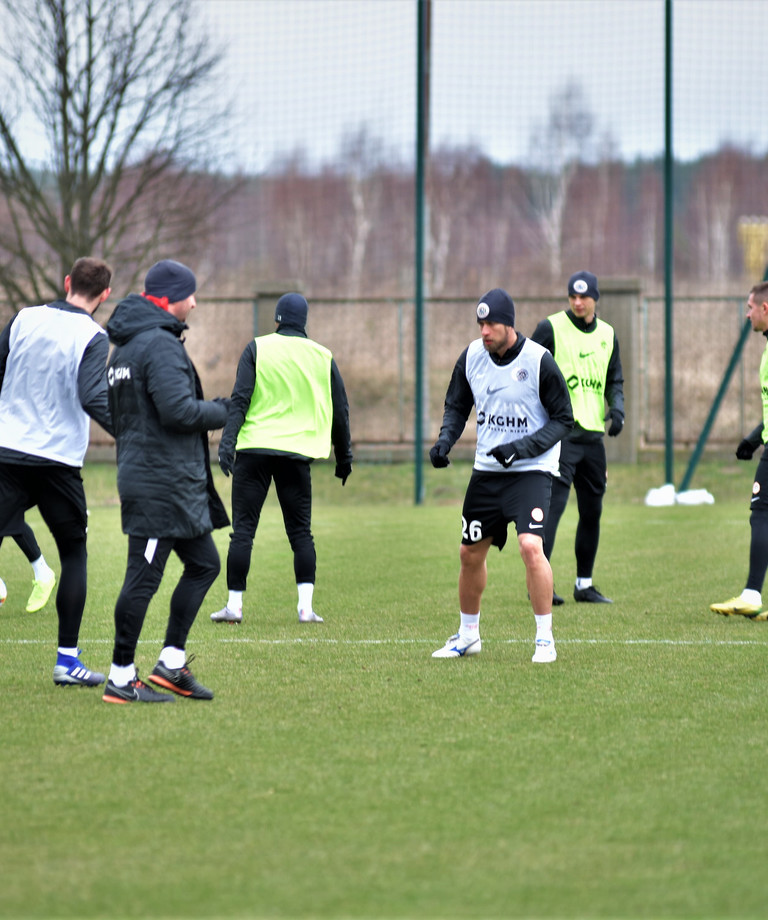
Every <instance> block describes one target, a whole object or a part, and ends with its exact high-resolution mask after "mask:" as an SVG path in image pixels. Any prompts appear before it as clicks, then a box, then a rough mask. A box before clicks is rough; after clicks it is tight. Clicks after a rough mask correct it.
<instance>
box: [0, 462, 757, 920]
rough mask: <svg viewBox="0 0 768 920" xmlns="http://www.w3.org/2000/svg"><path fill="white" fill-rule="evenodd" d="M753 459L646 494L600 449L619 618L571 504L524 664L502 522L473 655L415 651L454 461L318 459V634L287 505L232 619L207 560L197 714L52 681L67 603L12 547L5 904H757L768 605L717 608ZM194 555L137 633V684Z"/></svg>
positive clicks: (148, 912)
mask: <svg viewBox="0 0 768 920" xmlns="http://www.w3.org/2000/svg"><path fill="white" fill-rule="evenodd" d="M753 467H754V465H753V464H739V465H736V464H735V463H734V464H730V463H727V462H714V461H713V462H709V463H706V464H703V465H702V468H701V470H700V471H699V472H697V476H696V478H695V481H694V483H693V486H694V487H696V488H708V489H709V490H710V491H712V493H713V495H715V498H716V502H715V504H714V505H711V506H698V507H682V506H678V507H672V508H655V509H654V508H646V507H645V506H644V505H643V503H642V500H643V496H644V494H645V492H646V491H647V489H648V488H650V487H653V486H658V485H661V484H662V479H661V473H660V470H659V468H658V467H656V466H653V465H646V466H638V467H626V468H622V467H619V466H616V467H611V468H610V470H609V477H610V482H611V488H610V492H609V495H608V497H607V499H606V507H605V513H604V518H603V533H602V542H601V550H600V554H599V556H598V564H597V569H596V572H595V580H596V582H597V584H599V585H600V586H601V588H602V589H603V590H605V591H606V593H608V594H609V595H610V596H612V597H614V598H615V600H616V602H615V603H614V604H613V605H612V606H611V607H599V608H593V607H591V606H588V605H576V604H575V603H573V602H572V601H570V585H571V582H572V577H573V574H574V573H573V534H574V528H575V509H574V502H573V500H572V501H571V504H570V505H569V507H568V510H567V511H566V514H565V516H564V518H563V523H562V525H561V532H560V534H559V537H558V547H557V550H556V553H555V558H554V568H555V576H556V582H557V585H558V588H559V589H560V590H561V593H563V594H564V595H566V597H568V598H569V600H568V602H567V603H566V605H565V606H564V607H562V608H559V609H557V610H556V611H555V634H556V638H557V642H558V661H557V662H556V664H554V665H551V666H534V665H532V664H531V661H530V657H531V654H532V652H533V623H532V615H531V612H530V608H529V606H528V602H527V599H526V590H525V579H524V572H523V567H522V563H521V562H520V560H519V557H518V555H517V552H516V550H515V547H514V541H511V542H510V543H509V544H508V547H507V548H506V549H505V551H504V552H503V553H502V554H499V553H496V552H495V551H494V553H493V554H492V556H491V557H489V575H490V577H489V586H488V590H487V592H486V596H485V599H484V604H483V617H482V635H483V653H482V655H480V656H479V657H477V658H474V659H470V660H467V661H436V660H433V659H432V658H431V657H430V654H431V652H432V651H433V650H434V649H435V648H437V646H438V645H440V644H442V643H443V642H444V640H445V639H446V637H447V636H448V635H450V634H451V633H452V632H453V631H455V628H456V626H457V623H458V610H457V602H456V579H457V574H458V539H459V513H460V506H459V505H458V503H459V502H460V501H461V497H462V495H463V491H464V487H465V485H466V480H467V477H468V475H469V467H468V466H467V465H462V464H457V465H454V466H452V467H450V468H449V469H448V470H446V471H433V470H432V469H431V468H429V469H428V470H426V471H425V478H426V486H427V500H426V502H425V503H424V504H423V505H421V506H419V507H414V506H413V503H412V492H413V470H412V467H411V466H409V465H400V466H373V465H371V466H357V467H356V468H355V471H354V473H353V476H352V478H351V479H350V480H349V482H348V483H347V485H346V487H345V488H344V489H342V488H341V486H340V483H339V481H338V480H335V479H334V478H333V475H332V467H331V466H329V465H327V464H326V465H322V466H318V467H317V469H316V471H315V476H314V484H315V515H314V527H313V529H314V533H315V539H316V543H317V547H318V584H317V590H316V593H315V599H316V609H317V610H318V612H319V613H321V615H323V616H325V618H326V622H325V623H324V624H322V625H317V626H315V625H300V624H299V623H298V621H297V618H296V613H295V606H296V598H295V587H294V585H293V572H292V564H291V558H290V553H289V550H288V544H287V540H286V538H285V534H284V532H283V530H282V521H281V518H280V514H279V509H278V507H277V505H276V503H275V501H274V499H273V498H272V497H270V500H269V501H268V504H267V507H266V509H265V513H264V516H263V520H262V525H261V527H260V530H259V533H258V534H257V538H256V544H255V548H254V558H253V566H252V569H251V577H250V583H249V590H248V593H247V595H246V605H245V620H244V623H243V625H242V626H241V627H231V626H223V625H222V626H214V625H213V624H211V623H210V622H209V620H208V614H209V613H210V611H211V610H214V609H216V608H217V607H219V606H221V604H222V603H223V601H224V599H225V597H226V594H225V592H226V586H225V578H224V574H223V572H222V575H221V576H220V578H219V581H218V582H217V584H216V585H215V587H214V588H213V589H212V591H211V593H210V594H209V598H208V601H207V602H206V604H205V605H204V606H203V608H202V610H201V614H200V617H199V619H198V621H197V623H196V624H195V626H194V628H193V630H192V634H191V637H190V643H189V651H190V652H193V653H195V654H196V655H197V656H198V659H197V661H196V662H195V664H194V665H193V670H194V671H195V673H196V675H197V676H198V677H199V678H200V679H201V680H202V681H203V682H204V683H206V684H208V685H209V686H211V687H213V688H214V690H215V692H216V699H215V700H214V701H213V702H212V703H195V702H192V701H186V700H177V701H176V702H175V703H174V704H173V705H170V706H156V707H153V706H124V707H118V706H108V705H106V704H103V703H101V701H100V695H101V694H100V693H99V692H98V691H91V690H85V689H82V690H81V689H74V690H69V689H60V688H55V687H54V685H53V682H52V680H51V670H52V667H53V663H54V648H55V636H56V622H55V621H56V617H55V611H54V608H53V603H52V602H50V603H49V604H48V606H47V607H46V608H45V609H44V611H42V612H41V613H39V614H36V615H29V614H26V613H24V610H23V608H24V604H25V601H26V597H27V594H28V591H29V587H30V572H29V567H28V564H27V562H26V560H25V559H24V558H23V556H22V555H21V553H20V552H19V551H18V549H17V548H16V547H15V545H14V544H13V542H12V541H10V540H6V541H5V543H4V544H3V551H2V553H0V574H2V577H3V578H4V580H5V581H6V583H7V585H8V589H9V598H8V601H7V603H6V604H5V606H4V607H3V608H2V612H0V652H1V654H2V668H0V716H1V718H2V746H1V747H0V776H2V796H3V798H2V802H3V806H2V818H3V820H2V823H1V824H0V878H2V885H0V917H3V918H11V917H19V918H22V917H23V918H33V917H79V918H103V917H109V918H121V917H125V918H139V917H141V918H143V917H151V918H155V920H161V918H177V917H178V918H180V917H195V918H197V917H199V918H212V917H224V918H245V917H253V918H310V917H313V918H351V917H359V918H463V917H467V918H471V917H477V918H502V917H511V918H518V917H531V918H538V917H541V918H565V917H567V918H577V917H578V918H582V917H583V918H586V917H596V918H599V917H621V918H660V917H668V918H690V917H696V918H701V917H713V918H714V917H739V918H746V917H761V916H764V915H765V909H766V907H765V905H766V903H768V882H767V881H766V873H765V865H766V859H767V858H768V838H767V837H766V833H765V827H766V824H767V823H768V795H766V793H765V789H764V785H765V784H764V777H765V747H766V737H768V713H767V712H766V706H765V675H766V652H767V651H768V623H766V624H761V623H754V622H752V621H749V620H744V619H742V618H732V619H728V618H722V617H717V616H715V615H713V614H711V613H710V612H709V610H708V604H709V603H710V602H711V601H713V600H720V599H723V598H725V597H728V596H730V595H731V594H733V593H735V592H737V591H738V590H740V588H741V587H742V586H743V581H744V578H745V575H746V565H747V551H748V543H749V526H748V499H749V491H750V484H751V475H752V472H753ZM677 478H678V481H679V478H680V477H679V475H678V477H677ZM85 479H86V488H87V490H88V494H89V501H90V504H91V517H90V536H89V546H90V557H89V565H90V569H89V599H88V605H87V610H86V615H85V619H84V623H83V629H82V634H81V644H82V646H83V647H84V649H85V653H84V656H83V657H84V659H85V661H86V662H87V663H88V664H89V665H90V666H91V667H94V668H98V669H101V670H105V669H107V668H108V664H109V659H110V652H111V641H112V628H113V627H112V611H113V607H114V602H115V598H116V597H117V593H118V591H119V589H120V585H121V582H122V576H123V573H124V563H125V551H126V544H125V537H124V536H123V535H122V534H121V532H120V524H119V510H118V508H117V505H116V503H115V500H114V498H115V488H114V471H113V470H112V469H111V468H110V467H98V466H93V467H87V468H86V470H85ZM219 484H220V485H221V487H222V491H223V492H225V493H226V491H227V488H228V485H229V480H226V481H225V480H224V479H223V478H221V479H220V480H219ZM29 520H30V523H32V525H33V527H34V528H35V531H36V533H37V535H38V538H39V540H40V542H41V544H42V546H43V549H44V551H45V553H46V556H47V558H48V559H49V561H50V562H51V563H52V564H53V565H54V567H55V568H57V569H58V562H57V560H56V554H55V550H54V549H53V546H52V542H51V539H50V535H49V534H48V532H47V531H46V529H45V527H44V526H43V525H42V523H41V522H40V518H39V516H38V515H37V512H36V511H33V512H32V513H31V514H30V516H29ZM216 541H217V544H218V546H219V549H220V552H221V556H222V562H223V561H224V559H225V557H226V549H227V543H228V532H227V531H217V532H216ZM178 572H179V567H178V563H177V562H176V561H175V560H172V561H171V562H170V563H169V566H168V571H167V574H166V578H165V579H164V582H163V585H162V586H161V589H160V592H159V593H158V595H157V597H156V599H155V601H154V602H153V604H152V606H151V608H150V611H149V614H148V617H147V621H146V623H145V627H144V632H143V635H142V642H141V644H140V645H139V651H138V659H137V662H138V665H139V667H140V669H141V670H142V672H143V673H145V674H146V673H147V672H148V671H149V670H150V669H151V667H152V666H153V664H154V662H155V660H156V656H157V653H158V651H159V648H160V644H161V640H162V635H163V630H164V625H165V619H166V611H167V605H168V599H169V597H170V592H171V590H172V588H173V585H174V583H175V580H176V578H177V576H178ZM585 607H586V608H587V609H584V608H585Z"/></svg>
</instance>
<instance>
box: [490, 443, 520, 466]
mask: <svg viewBox="0 0 768 920" xmlns="http://www.w3.org/2000/svg"><path fill="white" fill-rule="evenodd" d="M486 456H487V457H493V458H494V459H496V460H498V461H499V463H500V464H501V465H502V466H503V467H504V468H505V469H507V468H509V467H510V466H512V464H513V463H514V461H515V460H516V459H517V450H516V447H515V442H514V441H510V442H509V443H508V444H499V446H498V447H494V448H493V450H489V451H488V453H487V454H486Z"/></svg>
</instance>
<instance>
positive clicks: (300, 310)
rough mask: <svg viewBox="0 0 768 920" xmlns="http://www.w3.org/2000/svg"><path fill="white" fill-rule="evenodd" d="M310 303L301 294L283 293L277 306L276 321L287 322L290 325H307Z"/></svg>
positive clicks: (302, 326)
mask: <svg viewBox="0 0 768 920" xmlns="http://www.w3.org/2000/svg"><path fill="white" fill-rule="evenodd" d="M308 312H309V304H308V303H307V299H306V297H303V296H302V295H301V294H283V296H282V297H281V298H280V300H278V302H277V306H276V307H275V322H276V323H287V324H288V325H289V326H301V328H302V329H303V328H304V327H305V326H306V325H307V313H308Z"/></svg>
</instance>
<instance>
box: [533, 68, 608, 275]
mask: <svg viewBox="0 0 768 920" xmlns="http://www.w3.org/2000/svg"><path fill="white" fill-rule="evenodd" d="M593 127H594V118H593V116H592V113H591V111H590V110H589V107H588V104H587V100H586V99H585V97H584V91H583V90H582V88H581V86H580V85H579V84H578V83H576V82H573V81H571V82H569V83H568V84H567V85H566V86H565V87H564V88H563V89H562V90H560V91H559V92H556V93H555V94H554V95H553V96H552V97H551V99H550V103H549V118H548V120H547V123H546V124H545V125H543V126H540V127H539V128H538V129H536V130H535V131H534V133H533V135H532V137H531V155H532V156H531V159H532V167H533V168H532V172H531V176H530V198H531V204H532V206H533V210H534V212H535V214H536V219H537V223H538V228H539V233H540V235H541V239H542V241H543V243H544V247H545V251H546V257H547V258H546V262H547V269H548V272H549V276H550V279H551V280H553V281H554V280H556V279H558V278H559V277H560V275H561V274H562V247H563V226H564V217H565V206H566V203H567V200H568V191H569V188H570V185H571V182H572V181H573V178H574V175H575V173H576V170H577V168H578V165H579V163H580V162H585V161H588V160H589V159H590V153H591V137H592V130H593Z"/></svg>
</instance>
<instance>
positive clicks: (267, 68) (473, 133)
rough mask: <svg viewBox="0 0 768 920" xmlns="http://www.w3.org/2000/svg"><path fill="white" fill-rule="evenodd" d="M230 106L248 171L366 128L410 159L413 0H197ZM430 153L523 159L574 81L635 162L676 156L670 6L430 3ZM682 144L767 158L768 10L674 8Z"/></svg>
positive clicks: (319, 155)
mask: <svg viewBox="0 0 768 920" xmlns="http://www.w3.org/2000/svg"><path fill="white" fill-rule="evenodd" d="M195 2H196V3H197V4H198V5H199V9H200V12H201V14H202V16H203V17H204V20H205V22H206V24H207V28H209V30H210V34H211V37H212V38H213V40H214V41H215V42H218V43H221V45H222V47H223V48H224V49H225V64H224V70H223V72H224V73H225V75H226V79H227V90H226V91H227V93H228V94H229V95H230V96H231V97H232V98H233V100H234V106H235V108H234V115H235V125H236V130H237V136H238V151H239V153H238V157H239V158H240V159H241V162H240V163H238V164H237V165H239V166H241V167H245V168H251V169H256V170H258V169H261V168H264V167H265V166H268V165H269V164H270V163H271V162H272V161H273V160H274V159H275V157H279V156H280V155H281V154H284V153H285V152H288V151H294V150H296V149H297V148H302V149H304V150H305V152H306V154H307V156H308V158H309V160H310V161H311V162H322V161H324V160H327V159H329V158H331V157H333V156H334V155H335V154H336V153H337V152H338V150H339V145H340V141H341V138H342V136H343V134H344V133H345V131H350V130H354V129H356V128H359V127H360V126H361V125H366V126H367V127H368V130H369V131H370V133H371V135H373V136H375V137H377V138H380V139H382V140H383V141H384V142H385V144H386V146H387V147H390V148H392V149H393V150H395V151H397V152H398V153H399V154H400V155H401V156H402V157H403V158H411V157H412V156H413V145H414V140H413V138H414V121H415V103H414V85H415V73H416V57H415V44H416V0H195ZM432 8H433V23H432V83H431V86H432V89H431V99H432V113H431V121H430V131H431V144H432V146H433V147H435V146H439V145H440V144H441V143H443V142H447V143H450V144H451V145H454V146H464V145H469V144H474V145H476V146H478V147H480V148H481V149H482V150H483V151H484V152H485V153H487V154H488V155H490V156H491V157H492V158H493V159H494V160H496V161H498V162H500V163H507V162H525V161H526V159H527V158H529V157H530V145H531V136H532V134H533V133H534V131H535V130H536V128H537V127H538V126H540V125H542V124H543V123H545V122H546V120H547V114H548V111H549V101H550V98H551V96H552V95H553V93H556V92H557V91H559V90H562V88H563V87H564V86H565V85H566V84H567V83H568V82H569V81H572V82H575V83H577V84H578V85H579V86H580V87H581V88H582V90H583V93H584V97H585V100H586V102H587V104H588V106H589V108H590V110H591V112H592V114H593V115H594V118H595V133H596V134H600V135H608V136H609V137H610V138H611V140H612V141H613V143H614V144H615V147H616V150H617V151H618V152H619V153H620V155H621V156H623V157H624V158H628V159H631V158H634V157H636V156H652V155H655V154H658V153H660V152H661V151H662V150H663V144H664V0H433V7H432ZM673 35H674V47H675V70H674V86H675V95H674V109H673V111H674V117H675V131H674V147H675V155H676V156H677V157H678V158H681V159H690V158H693V157H696V156H698V155H699V154H700V153H701V152H706V151H709V150H713V149H716V148H717V147H718V146H720V144H721V143H722V142H724V141H729V142H734V143H737V144H739V145H740V146H743V147H746V148H748V149H752V150H753V151H756V152H763V151H765V150H766V149H768V118H767V117H766V105H767V104H768V93H766V81H765V77H764V76H763V74H762V73H761V70H760V65H759V57H760V51H759V49H760V47H761V42H763V41H764V39H765V37H766V35H768V0H674V25H673Z"/></svg>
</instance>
